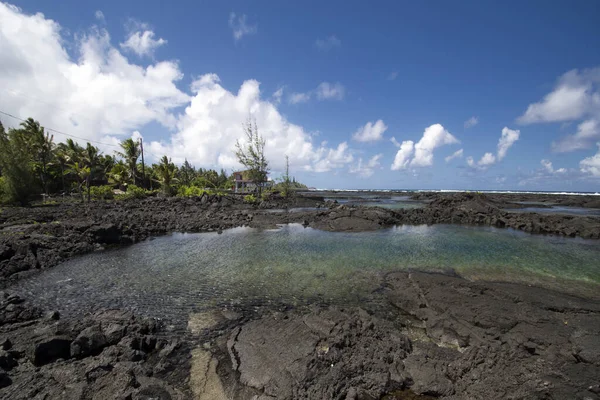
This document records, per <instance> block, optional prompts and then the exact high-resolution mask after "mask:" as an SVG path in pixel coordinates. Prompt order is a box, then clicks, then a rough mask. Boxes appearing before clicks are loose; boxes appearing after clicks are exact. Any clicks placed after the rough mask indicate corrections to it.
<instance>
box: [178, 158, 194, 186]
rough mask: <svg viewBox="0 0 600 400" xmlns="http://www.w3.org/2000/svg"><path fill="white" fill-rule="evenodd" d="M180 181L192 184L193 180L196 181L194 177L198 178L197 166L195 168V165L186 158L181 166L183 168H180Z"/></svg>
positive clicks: (183, 183)
mask: <svg viewBox="0 0 600 400" xmlns="http://www.w3.org/2000/svg"><path fill="white" fill-rule="evenodd" d="M178 175H179V183H180V184H182V185H184V186H190V185H191V184H192V182H193V181H194V179H195V178H196V175H197V173H196V168H194V166H193V165H192V164H190V163H189V162H188V160H187V159H186V160H185V161H184V163H183V165H182V166H181V168H179V174H178Z"/></svg>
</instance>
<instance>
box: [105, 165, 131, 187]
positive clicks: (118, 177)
mask: <svg viewBox="0 0 600 400" xmlns="http://www.w3.org/2000/svg"><path fill="white" fill-rule="evenodd" d="M128 178H129V169H128V168H127V165H125V163H124V162H123V161H119V162H117V163H116V164H115V165H114V166H113V167H112V169H111V170H110V172H109V173H108V182H109V183H111V184H113V185H117V186H118V187H119V189H121V188H123V187H124V186H125V185H126V184H127V180H128Z"/></svg>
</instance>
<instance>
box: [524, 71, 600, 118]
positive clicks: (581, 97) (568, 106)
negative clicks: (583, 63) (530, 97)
mask: <svg viewBox="0 0 600 400" xmlns="http://www.w3.org/2000/svg"><path fill="white" fill-rule="evenodd" d="M598 83H600V68H593V69H584V70H581V71H580V70H576V69H574V70H571V71H569V72H567V73H565V74H564V75H563V76H561V77H560V79H559V80H558V83H557V84H556V87H555V88H554V90H553V91H552V92H550V93H548V94H547V95H546V96H545V97H544V98H543V99H542V100H541V101H539V102H537V103H533V104H530V105H529V107H527V110H526V111H525V113H524V114H523V115H522V116H521V117H519V119H518V122H519V123H522V124H531V123H537V122H562V121H572V120H577V119H579V118H582V117H583V116H585V115H590V114H593V115H597V114H598V112H599V110H600V93H599V92H598Z"/></svg>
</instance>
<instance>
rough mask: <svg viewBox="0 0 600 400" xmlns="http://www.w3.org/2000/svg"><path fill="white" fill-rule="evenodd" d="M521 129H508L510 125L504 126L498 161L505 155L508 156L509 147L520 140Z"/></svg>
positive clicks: (499, 143)
mask: <svg viewBox="0 0 600 400" xmlns="http://www.w3.org/2000/svg"><path fill="white" fill-rule="evenodd" d="M520 134H521V131H519V130H518V129H517V130H513V129H508V127H506V126H505V127H504V128H502V136H500V140H499V141H498V161H501V160H502V159H503V158H504V157H506V153H507V152H508V149H510V148H511V147H512V145H513V144H514V143H515V142H516V141H517V140H519V135H520Z"/></svg>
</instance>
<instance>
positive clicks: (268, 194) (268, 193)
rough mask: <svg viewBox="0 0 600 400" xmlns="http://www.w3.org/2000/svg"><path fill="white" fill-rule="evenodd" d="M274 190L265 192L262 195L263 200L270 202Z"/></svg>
mask: <svg viewBox="0 0 600 400" xmlns="http://www.w3.org/2000/svg"><path fill="white" fill-rule="evenodd" d="M273 193H274V192H273V190H268V189H266V190H263V192H262V194H261V195H260V198H261V200H263V201H268V200H269V199H270V198H271V195H272V194H273Z"/></svg>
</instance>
